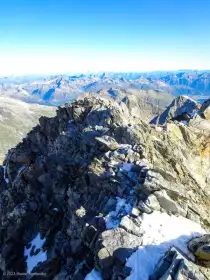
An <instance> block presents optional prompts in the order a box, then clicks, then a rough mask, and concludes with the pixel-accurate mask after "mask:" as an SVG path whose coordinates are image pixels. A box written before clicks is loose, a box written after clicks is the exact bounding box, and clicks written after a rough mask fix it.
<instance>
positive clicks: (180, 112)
mask: <svg viewBox="0 0 210 280" xmlns="http://www.w3.org/2000/svg"><path fill="white" fill-rule="evenodd" d="M200 107H201V105H200V104H199V103H198V102H196V101H194V100H193V99H191V98H190V97H187V96H184V95H181V96H178V97H177V98H175V99H174V100H173V101H172V103H171V104H170V105H169V106H168V107H167V108H166V110H165V111H164V112H163V113H162V114H161V115H160V116H159V118H155V119H153V120H152V121H151V123H158V124H165V123H166V122H167V121H169V120H171V119H172V120H178V121H185V122H186V121H187V122H188V121H189V120H190V116H191V115H193V114H194V113H196V112H197V111H198V110H199V109H200Z"/></svg>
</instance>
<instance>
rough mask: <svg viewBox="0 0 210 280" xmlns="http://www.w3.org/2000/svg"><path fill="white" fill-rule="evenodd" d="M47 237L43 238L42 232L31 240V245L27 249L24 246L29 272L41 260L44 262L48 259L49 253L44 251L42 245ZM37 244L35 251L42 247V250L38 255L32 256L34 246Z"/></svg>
mask: <svg viewBox="0 0 210 280" xmlns="http://www.w3.org/2000/svg"><path fill="white" fill-rule="evenodd" d="M45 240H46V238H44V239H41V236H40V233H38V234H37V236H36V237H35V238H34V239H33V240H32V241H31V247H30V248H29V249H27V248H26V247H25V248H24V256H26V257H27V260H26V262H27V272H28V273H30V272H31V271H32V269H33V268H34V267H36V266H37V264H38V263H39V262H44V261H46V260H47V254H46V252H44V251H43V249H42V246H43V244H44V243H45ZM34 246H35V249H34V252H35V251H36V250H37V249H40V252H39V253H38V254H37V255H36V256H30V253H31V250H32V248H33V247H34Z"/></svg>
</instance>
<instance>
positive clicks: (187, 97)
mask: <svg viewBox="0 0 210 280" xmlns="http://www.w3.org/2000/svg"><path fill="white" fill-rule="evenodd" d="M182 96H183V97H184V98H186V99H189V100H190V101H192V102H194V103H196V104H197V102H196V101H195V100H194V99H192V98H191V97H190V96H187V95H182Z"/></svg>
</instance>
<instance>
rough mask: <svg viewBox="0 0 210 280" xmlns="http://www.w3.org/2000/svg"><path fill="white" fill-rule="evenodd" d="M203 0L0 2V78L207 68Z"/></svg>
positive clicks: (208, 39)
mask: <svg viewBox="0 0 210 280" xmlns="http://www.w3.org/2000/svg"><path fill="white" fill-rule="evenodd" d="M209 14H210V1H209V0H200V1H197V0H191V1H190V0H182V1H181V0H176V1H175V0H159V1H158V0H150V1H146V0H144V1H142V0H121V1H119V0H106V1H105V0H104V1H96V0H75V1H71V0H0V74H27V73H29V74H30V73H59V72H62V73H64V72H86V71H149V70H151V71H153V70H174V69H183V68H185V69H186V68H187V69H189V68H193V69H210V36H209V34H210V17H209Z"/></svg>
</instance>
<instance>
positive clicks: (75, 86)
mask: <svg viewBox="0 0 210 280" xmlns="http://www.w3.org/2000/svg"><path fill="white" fill-rule="evenodd" d="M85 93H96V94H108V95H110V96H112V97H114V98H125V97H126V96H127V94H130V93H131V94H135V95H137V96H142V97H143V98H144V99H146V101H148V100H149V101H150V102H152V103H155V104H156V105H157V104H158V105H159V106H160V107H166V106H168V105H169V104H170V103H171V101H172V99H173V98H174V96H179V95H183V94H185V95H189V96H190V97H193V98H194V99H195V100H198V101H203V100H205V99H207V98H208V97H209V95H210V72H209V71H205V72H201V71H177V72H151V73H92V74H91V73H90V74H85V75H84V74H81V75H74V76H73V75H71V76H69V75H56V76H48V77H39V76H24V77H14V76H13V77H1V78H0V96H7V97H11V98H15V99H19V100H22V101H25V102H28V103H39V104H46V105H60V104H63V103H64V102H68V101H73V100H75V99H76V98H77V97H79V96H81V95H83V94H85Z"/></svg>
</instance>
